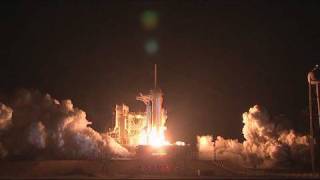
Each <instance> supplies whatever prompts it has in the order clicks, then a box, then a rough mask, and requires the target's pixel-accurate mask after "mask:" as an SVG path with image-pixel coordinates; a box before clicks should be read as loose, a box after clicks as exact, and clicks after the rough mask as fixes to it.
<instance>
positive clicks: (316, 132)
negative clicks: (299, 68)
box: [308, 65, 320, 172]
mask: <svg viewBox="0 0 320 180" xmlns="http://www.w3.org/2000/svg"><path fill="white" fill-rule="evenodd" d="M308 85H309V116H310V138H311V140H310V154H311V164H312V171H313V172H316V170H319V169H318V167H317V165H318V164H319V157H320V156H319V152H320V151H319V147H320V146H319V144H320V98H319V94H320V92H319V90H320V87H319V86H320V68H319V66H318V65H316V66H315V67H314V68H313V69H312V70H311V71H310V72H309V73H308Z"/></svg>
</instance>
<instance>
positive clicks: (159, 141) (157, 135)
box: [139, 127, 170, 147]
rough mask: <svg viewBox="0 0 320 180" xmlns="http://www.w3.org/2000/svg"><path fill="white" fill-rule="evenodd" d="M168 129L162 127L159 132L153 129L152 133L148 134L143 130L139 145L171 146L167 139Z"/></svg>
mask: <svg viewBox="0 0 320 180" xmlns="http://www.w3.org/2000/svg"><path fill="white" fill-rule="evenodd" d="M165 130H166V128H165V127H162V128H160V129H159V130H158V131H157V129H156V128H152V129H151V132H149V133H147V132H146V131H145V130H143V131H142V132H141V133H140V137H139V144H140V145H151V146H153V147H161V146H165V145H170V143H169V142H168V141H167V140H166V138H165V134H164V132H165Z"/></svg>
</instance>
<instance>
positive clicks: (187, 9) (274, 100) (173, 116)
mask: <svg viewBox="0 0 320 180" xmlns="http://www.w3.org/2000/svg"><path fill="white" fill-rule="evenodd" d="M115 2H116V1H115ZM0 7H1V9H0V10H1V16H2V18H1V19H2V20H1V28H0V38H1V40H0V45H1V50H0V53H1V56H0V59H1V64H0V77H1V81H0V92H1V93H2V94H10V93H11V92H13V91H14V90H17V89H20V88H32V89H38V90H40V91H41V92H43V93H49V94H51V95H52V96H53V97H55V98H57V99H66V98H70V99H71V100H72V101H73V102H74V104H75V106H77V107H80V108H81V109H83V110H85V111H86V112H87V115H88V119H89V120H90V121H92V122H93V127H94V128H95V129H97V130H99V131H102V130H104V129H105V128H107V127H110V125H111V120H112V112H113V108H114V105H115V104H116V103H126V104H128V105H129V106H130V108H131V109H133V110H144V105H143V104H142V103H141V102H138V101H136V100H135V96H136V95H137V94H138V93H139V92H148V90H149V89H150V88H152V86H153V64H154V63H157V64H158V68H159V69H158V71H159V85H160V87H161V89H162V90H163V92H164V93H165V105H166V108H167V109H168V116H169V119H168V124H167V126H168V128H169V132H168V133H169V135H170V136H171V139H182V140H190V139H193V138H195V135H196V134H207V133H210V134H214V135H222V136H225V137H231V138H239V137H242V134H241V129H242V117H241V116H242V113H243V112H245V111H247V110H248V109H249V107H251V106H253V105H255V104H260V105H262V106H264V107H266V108H267V109H268V110H269V112H270V114H271V115H272V116H278V115H280V114H284V115H286V116H287V117H288V119H290V121H291V122H292V124H293V126H294V127H295V128H297V129H298V130H301V131H306V130H307V129H306V127H307V121H306V119H305V118H304V116H303V115H302V113H303V112H304V111H306V107H307V82H306V74H307V72H308V70H310V69H311V68H312V67H313V65H315V64H316V63H317V62H320V61H319V60H320V55H319V54H320V51H319V50H320V48H319V46H320V33H319V32H320V27H319V19H320V3H319V2H318V1H225V0H221V1H197V3H192V2H190V1H156V2H150V1H130V2H129V1H128V2H125V1H122V2H121V3H119V2H118V3H112V2H111V1H81V2H80V1H74V2H73V1H68V2H63V1H56V2H50V3H49V2H45V1H38V2H35V1H33V2H29V1H20V2H19V3H4V2H1V5H0ZM146 10H152V11H153V12H156V13H157V14H158V18H159V19H158V20H159V23H158V26H157V27H156V29H154V30H152V31H147V30H145V29H144V28H143V27H142V25H141V21H140V16H141V14H142V13H143V12H144V11H146ZM149 38H153V39H155V40H156V41H157V42H158V44H159V50H158V51H157V52H156V53H155V54H152V55H150V54H148V53H146V51H145V50H144V45H145V42H146V41H147V40H148V39H149Z"/></svg>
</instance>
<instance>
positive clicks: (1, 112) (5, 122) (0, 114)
mask: <svg viewBox="0 0 320 180" xmlns="http://www.w3.org/2000/svg"><path fill="white" fill-rule="evenodd" d="M11 118H12V109H11V108H10V107H8V106H6V105H4V104H2V103H0V130H3V129H6V128H7V127H9V126H10V124H11Z"/></svg>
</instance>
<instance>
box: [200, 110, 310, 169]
mask: <svg viewBox="0 0 320 180" xmlns="http://www.w3.org/2000/svg"><path fill="white" fill-rule="evenodd" d="M242 117H243V123H244V126H243V129H242V133H243V135H244V138H245V140H244V142H243V143H239V142H238V140H230V139H224V138H222V137H220V136H218V137H217V139H216V140H215V141H214V142H212V139H213V137H211V136H199V137H198V149H199V157H200V158H202V159H212V158H213V157H214V154H213V153H215V154H216V157H217V159H220V160H222V159H229V160H232V161H237V162H240V163H241V164H247V165H250V166H254V167H257V166H259V167H272V166H276V165H279V164H281V163H284V162H306V161H307V160H308V153H307V150H308V148H309V143H308V137H307V136H299V135H297V134H296V133H295V132H294V131H293V130H282V129H281V128H278V127H276V125H275V124H274V123H272V122H271V121H270V117H269V116H268V114H267V113H266V111H265V110H263V109H262V108H261V107H259V106H257V105H255V106H254V107H252V108H250V109H249V112H245V113H243V115H242ZM204 139H206V140H204ZM204 142H206V143H204Z"/></svg>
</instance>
